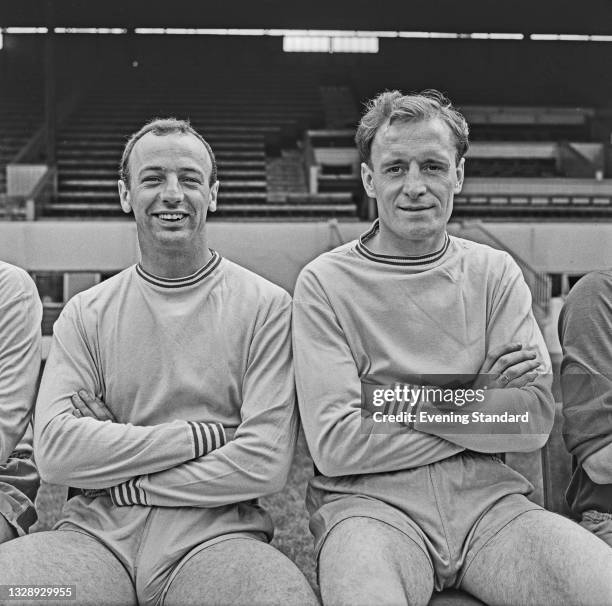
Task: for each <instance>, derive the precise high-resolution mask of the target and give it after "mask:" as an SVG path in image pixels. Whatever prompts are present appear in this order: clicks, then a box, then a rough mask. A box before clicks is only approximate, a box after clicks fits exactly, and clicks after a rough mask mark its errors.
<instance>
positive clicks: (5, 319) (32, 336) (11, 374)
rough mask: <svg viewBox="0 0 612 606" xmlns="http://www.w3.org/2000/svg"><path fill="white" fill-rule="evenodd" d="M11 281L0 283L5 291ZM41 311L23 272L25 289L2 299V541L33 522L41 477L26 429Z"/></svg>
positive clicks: (35, 374) (35, 372)
mask: <svg viewBox="0 0 612 606" xmlns="http://www.w3.org/2000/svg"><path fill="white" fill-rule="evenodd" d="M11 285H12V286H14V285H13V284H11ZM11 285H2V289H3V291H4V292H3V293H2V294H3V295H5V296H6V292H7V291H9V286H11ZM9 292H10V291H9ZM41 315H42V307H41V304H40V300H39V299H38V293H37V292H36V288H35V286H34V284H33V283H32V282H31V280H26V277H25V276H24V277H23V288H21V286H20V287H19V289H18V290H17V291H16V292H14V293H13V294H11V295H9V297H8V298H7V299H5V300H4V301H3V302H2V303H0V335H1V337H0V543H1V542H3V541H5V540H7V539H9V538H13V537H14V536H17V535H18V534H24V533H25V532H26V530H27V529H28V527H29V526H30V525H31V524H33V523H34V522H35V521H36V512H35V510H34V499H35V498H36V493H37V491H38V486H39V483H40V480H39V478H38V473H37V472H36V467H35V466H34V463H33V462H32V460H31V454H32V436H31V432H29V431H27V428H28V423H29V421H30V416H31V411H32V406H33V403H34V394H35V392H36V383H37V380H38V373H39V372H40V340H41V337H40V321H41ZM24 434H25V435H24Z"/></svg>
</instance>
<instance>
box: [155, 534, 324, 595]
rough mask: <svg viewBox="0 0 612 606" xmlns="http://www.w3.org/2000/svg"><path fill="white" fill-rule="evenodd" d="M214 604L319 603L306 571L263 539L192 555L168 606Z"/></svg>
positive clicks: (172, 589)
mask: <svg viewBox="0 0 612 606" xmlns="http://www.w3.org/2000/svg"><path fill="white" fill-rule="evenodd" d="M202 596H206V603H209V604H233V605H236V606H239V605H241V604H244V605H249V606H256V605H259V604H266V606H268V605H269V606H275V605H278V606H281V605H282V606H285V605H287V606H293V605H295V606H316V605H318V603H319V602H318V600H317V598H316V596H315V594H314V592H313V590H312V588H311V587H310V585H309V583H308V581H307V580H306V578H305V577H304V575H303V574H302V573H301V572H300V570H299V569H298V568H297V566H296V565H295V564H294V563H293V562H292V561H291V560H289V558H287V557H286V556H285V555H283V554H282V553H281V552H280V551H278V550H277V549H275V548H274V547H272V546H271V545H268V544H267V543H263V542H261V541H257V540H252V539H245V538H235V539H231V540H225V541H221V542H220V543H216V544H214V545H211V546H210V547H207V548H205V549H203V550H202V551H200V552H198V553H197V554H195V555H194V556H192V557H191V558H190V559H189V560H187V562H185V564H184V565H183V566H182V567H181V568H180V570H179V572H178V573H177V575H176V577H175V578H174V580H173V581H172V584H171V585H170V587H169V589H168V592H167V594H166V598H165V600H164V606H190V605H192V606H195V605H196V604H200V603H201V599H202Z"/></svg>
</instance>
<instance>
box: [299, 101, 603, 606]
mask: <svg viewBox="0 0 612 606" xmlns="http://www.w3.org/2000/svg"><path fill="white" fill-rule="evenodd" d="M356 142H357V146H358V148H359V150H360V153H361V159H362V164H361V176H362V181H363V186H364V188H365V191H366V193H367V194H368V196H369V197H371V198H375V199H376V203H377V207H378V219H377V220H376V221H375V222H374V224H373V225H372V226H371V228H370V229H368V230H367V231H366V233H364V234H363V235H362V236H361V237H360V238H359V239H358V240H356V241H354V242H349V243H347V244H345V245H343V246H340V247H339V248H337V249H335V250H333V251H331V252H329V253H325V254H323V255H321V256H320V257H319V258H317V259H315V260H314V261H313V262H311V263H310V264H309V265H307V266H306V268H305V269H304V270H303V271H302V273H301V274H300V277H299V278H298V282H297V285H296V288H295V293H294V312H293V343H294V356H295V365H296V384H297V391H298V402H299V405H300V413H301V418H302V423H303V426H304V432H305V435H306V439H307V442H308V445H309V448H310V452H311V454H312V457H313V460H314V463H315V466H316V470H315V476H314V478H313V479H312V480H311V482H310V484H309V489H308V495H307V506H308V509H309V512H310V514H311V520H310V528H311V530H312V532H313V534H314V537H315V551H316V554H317V558H318V565H319V582H320V587H321V597H322V600H323V603H324V604H326V605H336V604H346V605H349V604H350V605H351V606H355V605H358V604H363V605H366V604H374V603H375V604H389V605H395V604H411V605H415V604H428V603H429V600H430V599H431V597H432V593H433V592H434V591H440V590H443V589H451V588H452V589H460V590H463V591H464V592H467V593H469V594H471V595H472V596H475V598H478V600H482V601H483V602H485V603H487V604H493V603H495V604H522V605H526V604H533V605H534V606H536V605H537V606H541V605H543V604H592V605H596V604H597V605H601V604H607V603H612V575H611V574H610V570H611V569H612V568H611V567H612V551H610V550H609V549H608V548H607V547H606V546H605V545H604V544H603V543H601V542H599V541H597V540H596V539H595V538H594V537H592V536H590V535H589V534H588V533H587V532H586V531H584V529H582V528H580V527H579V526H577V525H576V524H574V523H573V522H571V521H569V520H566V519H564V518H562V517H560V516H557V515H555V514H552V513H550V512H547V511H545V510H543V509H542V508H541V507H539V506H538V505H536V504H535V503H532V502H531V501H529V500H528V499H527V498H526V495H527V494H529V493H530V492H531V490H532V489H533V487H532V486H531V485H530V484H529V482H528V481H527V480H526V479H525V478H523V477H522V476H521V475H520V474H518V473H517V472H515V471H513V470H512V469H510V468H509V467H507V466H506V465H505V464H504V463H503V462H502V461H501V460H500V459H498V458H497V456H495V453H497V452H513V451H514V452H526V451H531V450H536V449H538V448H541V447H542V446H543V445H544V443H545V442H546V439H547V437H548V434H549V432H550V429H551V427H552V422H553V417H554V401H553V398H552V394H551V391H550V386H551V374H550V373H551V370H550V359H549V356H548V353H547V351H546V347H545V344H544V340H543V338H542V335H541V333H540V331H539V329H538V327H537V325H536V322H535V319H534V317H533V313H532V310H531V296H530V293H529V290H528V288H527V285H526V284H525V281H524V279H523V277H522V274H521V271H520V269H519V267H518V266H517V265H516V263H515V262H514V261H513V260H512V258H511V257H510V255H508V254H507V253H505V252H502V251H498V250H494V249H491V248H489V247H487V246H483V245H481V244H476V243H475V242H470V241H467V240H463V239H461V238H456V237H453V236H449V234H448V233H447V231H446V226H447V223H448V221H449V219H450V216H451V213H452V209H453V198H454V195H455V194H458V193H459V192H460V191H461V188H462V185H463V178H464V164H465V160H464V154H465V152H466V151H467V148H468V127H467V123H466V121H465V119H464V118H463V116H462V115H461V114H460V113H459V112H457V111H456V110H455V109H454V108H453V107H452V105H451V104H450V102H449V101H448V100H447V99H445V98H444V97H443V96H442V95H440V94H439V93H437V92H435V91H426V92H425V93H422V94H414V95H402V94H401V93H400V92H399V91H392V92H386V93H382V94H381V95H379V96H378V97H376V98H375V99H373V100H372V101H371V102H370V103H369V105H368V108H367V111H366V113H365V115H364V116H363V118H362V120H361V122H360V125H359V128H358V130H357V135H356ZM402 385H403V386H404V387H405V388H406V389H405V390H404V389H403V388H402ZM395 386H399V388H398V389H397V390H396V389H395ZM468 391H471V392H472V396H474V397H472V399H471V401H468V400H466V399H465V398H464V396H465V395H466V394H467V393H468ZM373 393H374V394H377V396H376V397H378V396H380V395H381V394H387V393H388V394H390V395H391V396H392V397H391V398H389V402H388V406H386V407H385V408H381V407H380V404H381V402H380V401H375V398H372V394H373ZM404 393H406V394H409V395H408V396H406V397H405V398H404V396H403V395H402V394H404ZM430 393H433V394H434V396H429V395H428V396H425V395H424V394H430ZM394 394H396V395H394ZM435 394H444V397H443V399H442V397H441V396H440V397H438V399H436V396H435ZM447 395H449V396H450V398H449V399H447ZM459 395H460V396H461V398H459V397H458V396H459ZM400 396H401V398H400ZM430 397H431V398H433V399H430ZM393 398H396V399H397V400H398V401H395V400H394V399H393ZM393 407H395V408H393ZM464 415H467V418H468V420H469V422H468V423H464V422H463V419H464V418H465V416H464ZM463 599H464V600H472V601H470V603H473V599H472V598H471V597H468V596H466V595H465V594H464V595H463Z"/></svg>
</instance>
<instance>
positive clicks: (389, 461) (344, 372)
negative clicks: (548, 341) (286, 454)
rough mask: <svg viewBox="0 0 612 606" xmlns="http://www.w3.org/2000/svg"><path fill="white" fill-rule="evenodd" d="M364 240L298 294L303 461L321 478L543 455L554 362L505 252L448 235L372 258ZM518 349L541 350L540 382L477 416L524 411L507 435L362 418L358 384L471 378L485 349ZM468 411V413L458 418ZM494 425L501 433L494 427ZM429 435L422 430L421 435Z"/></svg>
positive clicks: (309, 271) (499, 392) (306, 280)
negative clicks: (416, 249) (419, 248)
mask: <svg viewBox="0 0 612 606" xmlns="http://www.w3.org/2000/svg"><path fill="white" fill-rule="evenodd" d="M377 229H378V224H377V222H375V223H374V225H373V227H372V228H371V229H370V230H369V231H368V232H366V233H365V234H364V235H363V236H362V237H361V238H360V239H359V240H357V241H353V242H350V243H348V244H345V245H343V246H341V247H339V248H337V249H335V250H333V251H331V252H329V253H325V254H323V255H321V256H320V257H318V258H317V259H315V260H314V261H312V262H311V263H310V264H309V265H307V266H306V268H305V269H304V270H303V271H302V273H301V275H300V277H299V278H298V282H297V285H296V289H295V293H294V312H293V345H294V359H295V368H296V385H297V392H298V402H299V406H300V414H301V418H302V423H303V426H304V431H305V434H306V438H307V442H308V445H309V448H310V452H311V454H312V456H313V459H314V462H315V465H316V466H317V468H318V469H319V471H320V472H321V473H322V474H323V475H326V476H344V475H350V474H364V473H377V472H385V471H394V470H400V469H408V468H412V467H417V466H420V465H425V464H428V463H432V462H435V461H439V460H442V459H444V458H447V457H451V456H453V455H454V454H457V453H458V452H460V451H462V450H464V449H465V448H468V449H471V450H475V451H480V452H504V451H527V450H534V449H537V448H539V447H541V446H542V445H543V444H544V443H545V441H546V439H547V437H548V433H549V432H550V429H551V427H552V422H553V418H554V402H553V398H552V395H551V392H550V384H551V376H550V358H549V356H548V352H547V350H546V347H545V343H544V340H543V338H542V335H541V333H540V331H539V329H538V326H537V324H536V321H535V319H534V316H533V313H532V310H531V294H530V292H529V289H528V287H527V285H526V284H525V281H524V279H523V276H522V273H521V271H520V269H519V267H518V266H517V265H516V263H515V262H514V261H513V260H512V258H511V257H510V255H508V254H507V253H505V252H502V251H498V250H494V249H492V248H490V247H488V246H484V245H481V244H477V243H475V242H471V241H467V240H463V239H460V238H455V237H449V236H447V237H446V240H445V243H444V245H443V247H442V248H441V249H440V250H439V251H437V252H435V253H432V254H429V255H425V256H422V257H408V258H404V257H392V256H386V255H381V254H376V253H374V252H373V251H371V250H370V249H369V248H368V247H367V241H368V239H369V238H370V237H372V235H374V234H375V233H376V230H377ZM514 342H520V343H523V344H524V345H526V346H527V347H528V348H530V349H532V350H534V351H535V352H536V353H537V359H538V360H539V361H540V365H541V366H540V368H539V370H538V372H539V373H541V374H539V375H538V377H537V378H536V379H535V380H534V381H533V382H531V383H530V384H528V385H526V386H525V387H524V388H520V389H519V388H508V389H492V390H489V391H488V392H486V401H485V403H484V404H480V405H479V408H478V410H482V411H484V412H487V413H503V412H505V411H506V412H509V413H516V414H523V413H525V412H529V413H530V416H529V423H520V424H518V425H516V426H514V427H513V428H512V431H511V432H510V433H503V431H504V430H501V431H500V432H499V433H497V431H495V432H494V433H495V435H483V432H482V431H474V432H471V431H470V430H467V431H465V430H464V429H462V428H461V427H460V426H458V429H457V432H456V434H454V433H453V431H454V430H452V429H451V430H450V433H451V434H452V435H449V428H448V426H446V427H445V428H444V429H443V428H442V427H440V433H441V435H440V436H438V435H435V432H436V431H437V430H436V428H437V427H438V426H437V425H436V424H432V423H427V424H426V425H424V424H422V423H419V422H417V423H416V424H414V428H413V429H411V428H409V427H407V426H406V425H403V424H396V425H393V426H392V427H391V426H387V427H386V428H385V431H384V432H381V431H380V430H379V429H377V426H376V424H375V423H373V421H372V419H367V418H366V419H362V415H361V400H362V393H361V387H362V385H361V383H362V382H364V383H370V384H371V383H374V384H378V385H393V384H395V383H404V382H408V383H413V382H414V377H415V376H419V375H421V376H422V375H427V376H428V379H427V381H426V383H427V384H432V380H434V379H435V377H432V376H431V375H436V374H444V375H462V376H463V375H474V374H476V373H478V372H479V370H480V369H481V367H482V365H483V363H484V361H485V357H486V355H487V353H488V352H490V351H491V350H493V349H495V348H497V347H499V346H501V345H507V344H510V343H514ZM468 409H470V407H469V406H465V407H464V409H461V410H460V411H458V412H465V410H468ZM498 427H499V425H498ZM425 432H428V433H425ZM441 436H444V437H441Z"/></svg>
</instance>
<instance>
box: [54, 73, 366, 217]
mask: <svg viewBox="0 0 612 606" xmlns="http://www.w3.org/2000/svg"><path fill="white" fill-rule="evenodd" d="M232 75H233V77H232V78H231V79H230V80H228V81H226V82H217V84H216V86H215V90H214V91H210V90H207V89H206V87H202V86H201V87H193V86H189V87H185V86H184V85H183V86H181V85H180V83H178V82H177V83H176V84H172V85H170V86H168V87H164V88H163V89H161V90H160V89H159V88H158V87H152V86H151V84H147V82H150V80H149V79H147V78H146V76H143V77H141V79H139V80H138V81H134V80H133V79H130V80H129V81H127V80H126V81H125V82H124V83H122V84H121V85H117V84H114V85H113V86H107V85H104V86H100V87H98V88H97V89H94V90H93V91H91V92H89V93H88V94H87V95H85V96H84V98H83V100H82V102H81V103H80V105H79V107H78V108H77V110H76V111H75V113H74V115H73V116H71V117H70V119H69V120H68V121H67V123H66V126H65V127H64V128H63V129H61V131H60V133H59V136H58V147H57V167H58V190H57V196H56V198H55V200H54V201H52V202H50V203H48V204H47V205H45V207H44V208H43V210H42V214H43V216H44V217H70V218H84V217H87V218H92V217H94V218H100V217H112V218H119V217H121V216H122V213H121V210H120V208H119V206H118V204H117V193H116V192H117V185H116V182H117V165H118V159H119V158H120V155H121V150H122V148H123V145H124V144H125V141H126V140H127V138H128V136H129V135H130V134H131V133H132V132H134V131H135V130H137V129H138V128H139V127H140V126H141V125H142V124H143V123H144V122H145V121H147V120H150V119H152V118H154V117H157V116H175V117H179V118H187V119H189V120H190V121H191V123H192V124H193V125H194V127H195V128H196V129H198V130H200V131H201V132H203V133H204V135H205V137H206V138H207V139H208V141H209V142H210V144H211V146H212V147H213V149H214V150H215V154H216V157H217V161H218V165H219V179H220V181H221V189H220V194H219V209H218V211H217V214H216V216H217V217H220V218H226V219H227V218H233V217H249V218H258V217H270V216H272V217H289V218H294V219H295V218H309V217H313V216H314V217H316V218H319V217H325V216H330V217H333V216H344V217H352V216H354V215H355V208H356V207H355V201H354V197H353V195H351V194H347V193H342V192H340V193H338V192H321V193H319V194H315V195H311V194H310V193H309V192H307V191H306V189H305V187H304V185H303V183H304V179H303V177H302V175H297V174H296V170H295V153H292V151H293V150H292V149H291V148H292V147H293V148H295V142H296V140H297V139H298V137H299V133H300V132H301V131H302V130H303V129H304V128H305V127H306V126H310V125H317V124H320V123H321V120H322V117H321V116H322V107H321V100H320V96H319V90H318V87H317V85H316V83H312V82H308V81H307V80H306V81H304V79H301V80H300V81H295V82H292V85H291V86H290V87H288V86H285V85H283V86H279V85H278V84H277V82H278V80H277V77H276V76H275V78H274V80H273V81H270V80H266V79H263V80H262V79H261V78H253V77H252V76H251V77H249V74H248V71H245V73H243V74H239V76H240V77H236V76H237V74H236V73H235V72H234V73H233V74H232ZM289 78H290V75H289V74H284V75H283V77H282V78H280V81H282V82H284V83H286V81H287V79H289ZM283 147H285V148H286V149H285V150H283V149H282V148H283ZM301 170H303V169H301ZM269 177H271V178H269Z"/></svg>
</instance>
